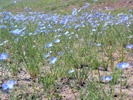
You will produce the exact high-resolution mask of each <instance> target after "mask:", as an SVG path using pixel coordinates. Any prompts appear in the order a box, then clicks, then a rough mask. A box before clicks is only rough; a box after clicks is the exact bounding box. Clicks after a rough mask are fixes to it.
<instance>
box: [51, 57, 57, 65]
mask: <svg viewBox="0 0 133 100" xmlns="http://www.w3.org/2000/svg"><path fill="white" fill-rule="evenodd" d="M56 61H57V57H54V56H53V57H52V58H50V64H54V63H55V62H56Z"/></svg>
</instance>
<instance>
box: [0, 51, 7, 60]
mask: <svg viewBox="0 0 133 100" xmlns="http://www.w3.org/2000/svg"><path fill="white" fill-rule="evenodd" d="M7 58H8V54H6V53H5V52H2V53H1V54H0V60H6V59H7Z"/></svg>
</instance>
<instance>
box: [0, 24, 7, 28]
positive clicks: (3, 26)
mask: <svg viewBox="0 0 133 100" xmlns="http://www.w3.org/2000/svg"><path fill="white" fill-rule="evenodd" d="M7 28H8V27H7V26H5V25H2V26H0V29H7Z"/></svg>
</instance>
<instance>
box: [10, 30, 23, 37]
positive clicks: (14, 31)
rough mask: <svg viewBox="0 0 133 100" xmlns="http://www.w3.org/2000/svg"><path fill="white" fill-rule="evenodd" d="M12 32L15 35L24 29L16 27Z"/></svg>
mask: <svg viewBox="0 0 133 100" xmlns="http://www.w3.org/2000/svg"><path fill="white" fill-rule="evenodd" d="M10 32H11V33H12V34H14V35H16V36H17V35H19V34H20V33H21V32H22V30H19V29H15V30H12V31H10Z"/></svg>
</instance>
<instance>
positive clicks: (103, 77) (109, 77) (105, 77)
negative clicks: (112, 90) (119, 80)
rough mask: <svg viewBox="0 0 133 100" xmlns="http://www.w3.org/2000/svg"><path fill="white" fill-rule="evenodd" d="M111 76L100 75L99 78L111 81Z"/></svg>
mask: <svg viewBox="0 0 133 100" xmlns="http://www.w3.org/2000/svg"><path fill="white" fill-rule="evenodd" d="M112 79H113V78H112V76H102V77H101V80H102V81H104V82H109V81H111V80H112Z"/></svg>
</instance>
